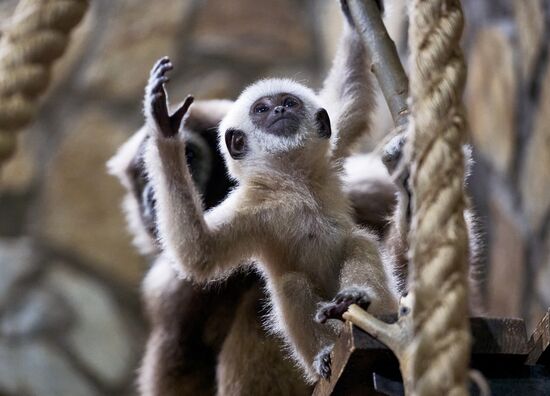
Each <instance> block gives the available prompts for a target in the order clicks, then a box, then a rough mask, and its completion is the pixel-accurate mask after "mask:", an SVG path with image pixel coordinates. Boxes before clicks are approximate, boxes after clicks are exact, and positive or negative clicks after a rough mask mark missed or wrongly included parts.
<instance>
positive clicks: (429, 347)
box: [408, 0, 470, 396]
mask: <svg viewBox="0 0 550 396" xmlns="http://www.w3.org/2000/svg"><path fill="white" fill-rule="evenodd" d="M410 9H411V14H410V18H411V22H410V32H409V33H410V34H409V36H410V39H409V40H410V48H411V59H412V64H411V79H410V95H411V128H413V131H414V132H413V135H412V136H413V138H412V139H411V143H410V146H409V147H408V149H409V153H410V154H411V160H412V163H411V180H410V182H411V188H412V191H413V199H412V209H413V218H412V223H411V231H410V234H409V238H410V243H411V245H410V248H411V250H410V252H411V253H410V254H411V259H412V264H413V282H412V287H413V289H412V290H413V292H414V302H413V309H412V314H413V343H412V344H411V348H412V354H411V356H412V361H411V374H412V378H411V385H412V386H411V390H412V394H414V395H422V396H424V395H438V396H439V395H467V394H468V392H467V373H468V364H469V356H470V332H469V320H468V301H467V298H468V289H467V265H468V264H467V257H468V235H467V230H466V226H465V222H464V215H463V211H464V205H465V197H464V190H463V180H464V158H463V152H462V144H463V141H464V139H465V121H464V109H463V106H462V103H461V98H462V93H463V89H464V83H465V78H466V67H465V63H464V57H463V54H462V50H461V48H460V43H459V41H460V37H461V34H462V30H463V24H464V20H463V13H462V8H461V5H460V1H459V0H413V5H412V7H411V8H410Z"/></svg>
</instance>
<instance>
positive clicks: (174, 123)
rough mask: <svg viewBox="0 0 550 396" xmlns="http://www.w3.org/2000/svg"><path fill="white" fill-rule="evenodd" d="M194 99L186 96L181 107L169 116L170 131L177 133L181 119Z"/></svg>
mask: <svg viewBox="0 0 550 396" xmlns="http://www.w3.org/2000/svg"><path fill="white" fill-rule="evenodd" d="M194 100H195V98H194V97H193V96H191V95H187V97H186V98H185V100H184V101H183V103H182V104H181V106H180V107H179V108H178V109H177V110H176V111H175V112H174V113H173V114H172V115H171V116H170V125H171V127H172V130H175V131H178V130H179V127H180V124H181V120H183V117H185V114H187V111H188V110H189V107H191V105H192V104H193V101H194Z"/></svg>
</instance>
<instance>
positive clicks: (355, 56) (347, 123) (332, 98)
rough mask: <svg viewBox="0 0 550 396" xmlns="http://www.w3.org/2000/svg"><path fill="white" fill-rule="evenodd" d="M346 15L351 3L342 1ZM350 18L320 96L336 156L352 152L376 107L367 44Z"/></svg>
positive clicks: (366, 129)
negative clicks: (327, 117) (330, 125)
mask: <svg viewBox="0 0 550 396" xmlns="http://www.w3.org/2000/svg"><path fill="white" fill-rule="evenodd" d="M341 3H342V10H343V11H344V14H345V15H346V16H347V14H346V11H347V9H346V7H347V2H346V1H341ZM350 21H351V19H350V18H346V21H345V22H344V28H343V32H342V36H341V38H340V42H339V44H338V49H337V51H336V55H335V56H334V60H333V63H332V67H331V69H330V71H329V74H328V76H327V77H326V79H325V82H324V84H323V88H322V90H321V92H319V98H320V101H321V103H322V104H323V106H324V107H325V109H326V110H327V112H328V114H329V116H330V119H331V121H332V122H333V125H332V130H333V137H332V138H331V139H332V151H333V154H332V155H333V158H334V159H341V158H343V157H345V156H347V155H349V154H350V151H351V149H352V148H353V145H354V144H355V143H356V142H357V141H358V139H359V137H361V136H362V135H363V134H368V133H369V127H370V125H371V122H370V121H371V120H370V118H371V114H372V112H373V110H374V106H375V96H374V93H375V88H374V76H373V74H372V72H371V71H370V70H369V68H368V59H367V53H366V50H365V47H364V45H363V42H362V41H361V38H360V37H359V34H358V33H357V32H356V31H355V28H354V27H353V26H351V25H350Z"/></svg>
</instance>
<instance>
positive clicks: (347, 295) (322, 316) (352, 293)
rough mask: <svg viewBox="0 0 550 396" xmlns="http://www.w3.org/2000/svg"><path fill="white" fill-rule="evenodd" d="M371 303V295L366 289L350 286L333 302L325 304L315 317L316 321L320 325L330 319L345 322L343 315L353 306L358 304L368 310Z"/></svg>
mask: <svg viewBox="0 0 550 396" xmlns="http://www.w3.org/2000/svg"><path fill="white" fill-rule="evenodd" d="M370 302H371V300H370V298H369V294H368V292H367V291H366V290H365V289H363V288H361V287H357V286H350V287H347V288H345V289H344V290H342V291H340V292H339V293H338V294H337V295H336V297H334V298H333V299H332V301H331V302H329V303H323V304H322V305H321V307H320V308H319V310H318V311H317V314H316V315H315V320H316V321H317V322H318V323H325V322H326V321H327V320H328V319H339V320H343V319H342V315H343V314H344V312H346V311H347V310H348V308H349V306H350V305H351V304H357V305H359V306H360V307H361V308H363V309H364V310H366V309H368V307H369V305H370Z"/></svg>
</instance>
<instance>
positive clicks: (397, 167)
mask: <svg viewBox="0 0 550 396" xmlns="http://www.w3.org/2000/svg"><path fill="white" fill-rule="evenodd" d="M406 141H407V139H406V137H405V133H400V134H399V135H397V136H395V137H393V138H392V139H391V140H390V141H389V142H388V144H386V145H385V146H384V153H383V154H382V162H383V163H384V165H385V166H386V168H387V169H388V172H389V174H390V175H391V176H392V179H393V181H394V183H395V184H396V185H397V187H398V188H399V191H400V195H401V205H402V211H403V212H404V215H405V217H404V219H405V220H406V221H407V223H408V222H410V219H411V196H412V194H411V190H410V188H409V176H410V171H409V167H408V166H406V165H402V164H401V163H402V161H403V160H404V159H403V148H404V147H405V142H406Z"/></svg>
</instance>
